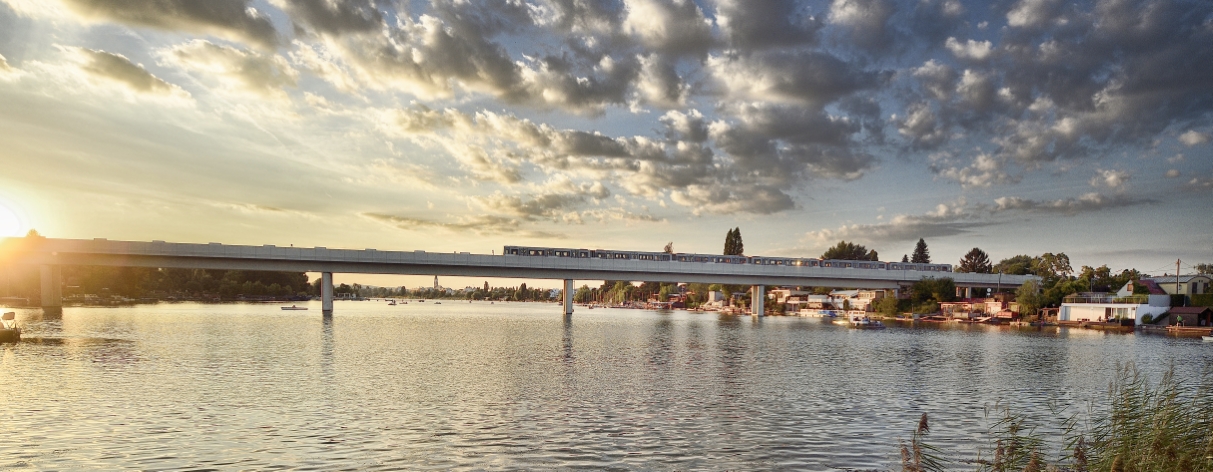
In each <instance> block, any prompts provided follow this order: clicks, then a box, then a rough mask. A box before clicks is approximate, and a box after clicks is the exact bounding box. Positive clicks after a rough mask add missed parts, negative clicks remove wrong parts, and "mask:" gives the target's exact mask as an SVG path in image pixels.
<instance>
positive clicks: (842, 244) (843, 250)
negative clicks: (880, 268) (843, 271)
mask: <svg viewBox="0 0 1213 472" xmlns="http://www.w3.org/2000/svg"><path fill="white" fill-rule="evenodd" d="M821 258H822V259H834V260H842V261H877V260H880V257H879V256H878V255H877V254H876V251H874V250H873V251H869V250H868V248H866V247H863V246H861V245H858V244H853V243H848V242H846V241H839V242H838V244H835V245H834V247H832V248H829V249H826V252H824V253H822V254H821Z"/></svg>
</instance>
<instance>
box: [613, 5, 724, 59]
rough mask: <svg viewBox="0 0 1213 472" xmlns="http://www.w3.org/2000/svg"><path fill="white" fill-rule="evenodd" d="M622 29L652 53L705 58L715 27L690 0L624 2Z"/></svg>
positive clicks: (712, 39)
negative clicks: (624, 10) (624, 12)
mask: <svg viewBox="0 0 1213 472" xmlns="http://www.w3.org/2000/svg"><path fill="white" fill-rule="evenodd" d="M624 3H625V5H626V8H627V16H626V17H625V18H624V21H623V30H624V31H625V32H627V33H628V34H631V35H633V36H635V37H637V38H638V39H639V40H640V42H641V44H643V45H644V46H645V47H646V48H647V49H648V50H649V51H654V52H659V53H662V54H669V55H673V56H678V55H683V54H686V55H691V56H695V57H703V56H704V55H705V54H707V51H708V49H709V48H710V47H711V46H712V43H713V42H714V41H715V39H714V38H713V37H712V27H711V25H710V24H709V22H708V20H707V19H706V18H705V17H704V14H703V10H701V9H700V8H699V6H698V5H696V4H695V2H693V1H691V0H625V1H624Z"/></svg>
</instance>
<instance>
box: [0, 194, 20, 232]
mask: <svg viewBox="0 0 1213 472" xmlns="http://www.w3.org/2000/svg"><path fill="white" fill-rule="evenodd" d="M11 205H12V204H10V203H8V202H5V201H3V200H0V238H7V237H16V236H24V235H25V231H26V228H25V222H24V221H22V218H21V216H20V215H19V214H18V213H17V212H16V211H15V210H13V209H12V207H11Z"/></svg>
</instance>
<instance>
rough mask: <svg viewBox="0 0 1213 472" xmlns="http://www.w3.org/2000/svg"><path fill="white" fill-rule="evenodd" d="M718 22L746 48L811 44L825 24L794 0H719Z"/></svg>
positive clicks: (733, 42) (735, 42) (732, 40)
mask: <svg viewBox="0 0 1213 472" xmlns="http://www.w3.org/2000/svg"><path fill="white" fill-rule="evenodd" d="M716 23H717V24H718V25H719V26H720V29H721V30H723V31H724V33H725V36H726V37H727V38H728V40H729V43H730V45H732V47H734V48H738V49H744V50H762V49H768V48H775V47H788V46H801V45H811V44H814V43H816V41H817V34H818V31H820V30H821V28H822V27H823V26H824V23H823V22H822V21H821V19H819V18H815V17H813V16H810V15H809V14H807V13H806V12H803V11H802V7H800V6H799V5H797V3H796V2H795V1H794V0H719V1H718V2H717V9H716Z"/></svg>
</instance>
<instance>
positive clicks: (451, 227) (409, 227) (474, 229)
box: [362, 213, 567, 239]
mask: <svg viewBox="0 0 1213 472" xmlns="http://www.w3.org/2000/svg"><path fill="white" fill-rule="evenodd" d="M362 216H363V217H366V218H369V219H372V220H375V221H378V222H380V223H383V224H386V225H389V226H393V227H396V228H399V229H403V230H406V231H425V230H431V229H442V230H447V231H450V232H452V233H474V234H477V235H480V236H501V235H509V236H522V237H527V238H537V239H563V238H566V237H567V236H566V235H564V234H561V233H554V232H548V231H536V230H529V229H525V228H523V227H522V223H521V222H520V221H519V220H518V219H515V218H505V217H500V216H492V215H473V216H464V217H457V218H455V220H454V221H436V220H430V219H425V218H414V217H408V216H397V215H389V214H384V213H362Z"/></svg>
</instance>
